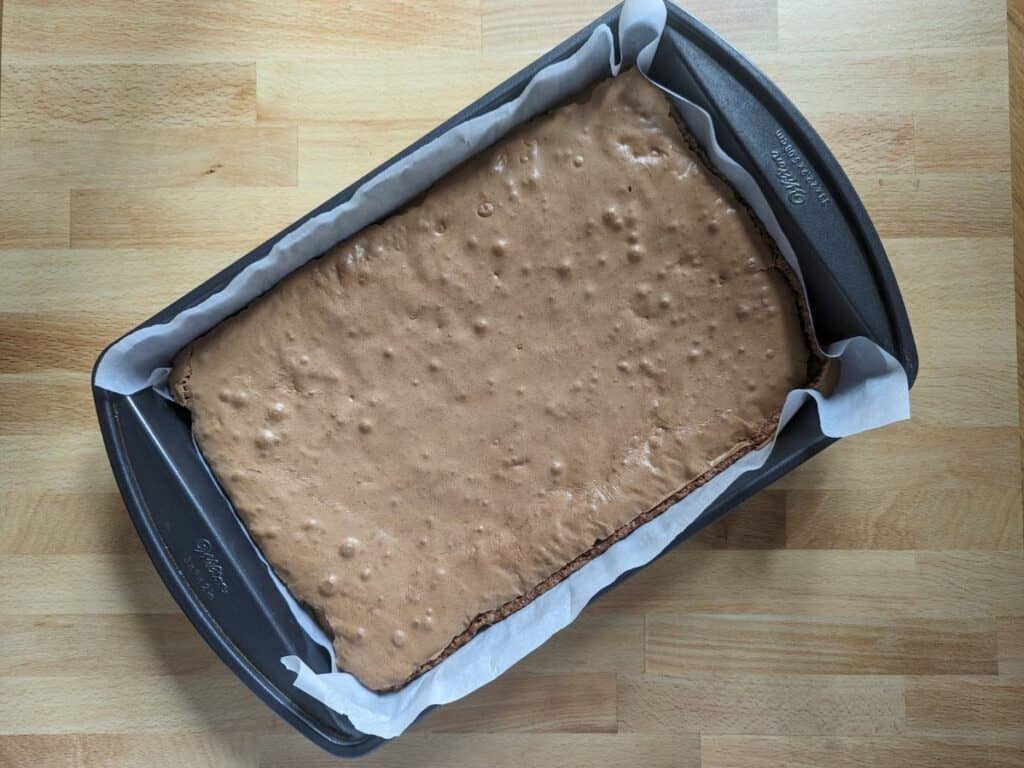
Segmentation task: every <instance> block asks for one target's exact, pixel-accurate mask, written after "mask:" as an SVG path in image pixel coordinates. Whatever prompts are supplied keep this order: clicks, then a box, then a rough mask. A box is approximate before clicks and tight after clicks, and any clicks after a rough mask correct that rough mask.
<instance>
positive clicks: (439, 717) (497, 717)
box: [411, 670, 615, 733]
mask: <svg viewBox="0 0 1024 768" xmlns="http://www.w3.org/2000/svg"><path fill="white" fill-rule="evenodd" d="M499 731H509V732H532V733H614V732H615V677H614V676H613V675H609V674H606V673H583V672H580V673H572V674H569V673H563V674H551V675H535V674H527V673H521V672H519V671H518V670H516V671H514V672H510V673H508V674H506V675H504V676H503V677H500V678H498V679H497V680H496V681H494V682H493V683H490V684H489V685H486V686H484V687H483V688H481V689H480V690H478V691H475V692H474V693H472V694H470V695H469V696H467V697H466V698H464V699H460V700H459V701H456V702H453V703H452V704H449V705H447V706H445V707H441V708H439V709H435V710H434V711H433V712H431V713H430V714H429V715H427V716H426V717H424V718H423V719H422V720H420V721H419V722H417V723H416V724H415V725H414V726H413V727H412V729H411V732H415V733H425V732H431V733H441V732H444V733H472V732H478V733H493V732H499Z"/></svg>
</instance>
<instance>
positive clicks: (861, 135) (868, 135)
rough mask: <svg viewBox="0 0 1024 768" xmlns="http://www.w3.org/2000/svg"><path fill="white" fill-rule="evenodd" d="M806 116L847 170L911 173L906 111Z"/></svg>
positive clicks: (910, 126) (912, 141) (911, 132)
mask: <svg viewBox="0 0 1024 768" xmlns="http://www.w3.org/2000/svg"><path fill="white" fill-rule="evenodd" d="M807 118H808V120H810V122H811V124H812V125H813V126H814V129H815V130H816V131H817V132H818V133H819V134H820V135H821V137H822V138H823V139H824V140H825V142H826V143H827V144H828V148H829V149H830V150H831V151H832V154H834V155H835V156H836V159H837V160H838V161H839V164H840V165H841V166H842V167H843V170H845V171H846V172H847V173H859V174H869V173H880V174H908V173H914V171H915V164H914V153H913V151H912V150H913V147H915V146H916V144H917V136H916V134H915V123H914V117H913V115H911V114H910V113H909V112H901V111H894V112H864V113H855V114H851V113H849V112H818V113H814V114H810V115H808V116H807ZM1002 167H1003V166H999V169H1000V170H1001V169H1002Z"/></svg>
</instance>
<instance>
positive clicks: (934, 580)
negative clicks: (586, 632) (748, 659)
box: [591, 547, 1024, 619]
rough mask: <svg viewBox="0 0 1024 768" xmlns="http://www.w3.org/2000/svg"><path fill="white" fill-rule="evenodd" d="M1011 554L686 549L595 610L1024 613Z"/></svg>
mask: <svg viewBox="0 0 1024 768" xmlns="http://www.w3.org/2000/svg"><path fill="white" fill-rule="evenodd" d="M1022 579H1024V558H1022V553H1021V552H1020V551H1019V550H1016V551H1013V552H935V553H929V552H924V553H913V552H881V551H837V550H767V551H759V550H746V551H742V550H717V551H708V550H700V549H694V548H689V547H683V548H680V549H678V550H675V551H673V552H670V553H669V554H667V555H665V556H664V557H663V558H661V559H660V560H659V561H658V562H656V563H654V564H652V565H650V566H648V567H647V568H646V569H645V570H644V571H643V572H642V573H639V574H637V575H636V576H634V577H633V578H631V579H629V580H628V581H626V582H625V583H624V584H622V585H620V586H619V587H617V588H616V589H614V590H612V591H611V592H609V593H608V594H607V595H604V596H603V597H602V598H601V600H599V601H597V602H596V603H594V605H593V606H591V610H593V611H595V612H601V613H605V612H612V613H674V614H677V615H678V614H690V613H722V614H754V615H763V614H774V615H786V616H826V617H828V616H844V617H847V618H853V617H870V618H873V619H875V618H878V617H879V616H885V617H906V618H967V617H976V618H978V619H982V618H991V617H993V616H1019V615H1022V614H1024V588H1022V585H1021V580H1022Z"/></svg>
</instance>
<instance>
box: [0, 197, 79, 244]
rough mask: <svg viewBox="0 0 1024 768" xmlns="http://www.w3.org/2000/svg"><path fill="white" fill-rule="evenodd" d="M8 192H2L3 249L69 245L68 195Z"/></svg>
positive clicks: (0, 232)
mask: <svg viewBox="0 0 1024 768" xmlns="http://www.w3.org/2000/svg"><path fill="white" fill-rule="evenodd" d="M8 189H9V188H8ZM8 189H2V190H0V248H53V247H61V246H66V245H67V244H68V242H69V241H70V237H71V235H70V227H71V225H70V207H69V201H70V199H69V197H68V193H67V192H36V191H24V192H21V191H13V190H12V191H8Z"/></svg>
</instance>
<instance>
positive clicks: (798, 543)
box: [0, 0, 1024, 768]
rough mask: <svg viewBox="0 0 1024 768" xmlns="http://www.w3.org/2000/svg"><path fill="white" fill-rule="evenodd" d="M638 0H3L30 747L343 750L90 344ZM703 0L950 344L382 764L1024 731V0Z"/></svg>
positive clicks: (307, 758)
mask: <svg viewBox="0 0 1024 768" xmlns="http://www.w3.org/2000/svg"><path fill="white" fill-rule="evenodd" d="M610 2H611V0H605V1H602V0H570V1H569V2H561V3H553V2H546V0H522V1H520V0H354V2H350V3H343V4H339V3H336V2H333V1H332V0H304V1H303V2H301V3H290V4H282V3H280V2H278V0H225V2H220V3H211V2H207V0H183V2H179V3H165V2H158V1H157V0H142V2H136V1H135V0H62V1H61V2H57V0H0V619H2V621H0V624H2V626H3V630H2V631H0V765H3V766H7V765H11V766H22V765H32V766H45V767H49V766H61V767H65V766H76V767H81V768H96V767H97V766H103V767H104V768H115V767H117V768H120V766H138V765H145V766H152V768H162V767H163V766H174V768H193V767H196V766H218V768H219V767H220V766H227V767H228V768H243V767H244V768H256V766H264V767H273V768H276V767H279V766H280V767H282V768H283V767H284V766H293V765H308V766H321V765H322V766H327V765H335V764H336V761H335V760H334V758H332V757H330V756H329V755H327V754H326V753H323V752H321V751H320V750H318V749H317V748H316V747H315V746H314V745H312V744H310V743H309V742H307V741H306V740H304V739H303V738H302V737H301V736H299V735H298V734H296V733H295V732H294V731H293V730H292V729H291V728H290V727H289V726H288V725H287V724H286V723H285V722H284V721H282V720H281V719H280V718H277V717H276V716H275V715H273V714H272V713H271V712H270V710H269V709H268V708H267V707H265V706H264V705H263V704H262V703H261V702H260V701H259V700H258V699H257V698H256V697H255V696H254V695H253V694H251V693H250V692H249V691H248V690H247V689H246V688H245V687H244V686H243V685H242V684H241V683H240V682H239V681H238V680H237V679H236V678H235V677H234V676H233V675H232V674H231V673H230V672H229V671H228V670H227V668H226V667H224V665H223V664H221V663H220V661H219V660H218V659H217V658H216V656H215V655H214V654H213V653H212V651H210V649H209V648H208V647H207V646H206V645H205V643H204V642H203V641H202V639H201V638H200V637H199V635H198V634H197V633H196V632H195V631H194V629H193V628H192V627H191V625H190V624H189V623H188V621H187V620H186V619H185V618H184V616H183V615H182V614H181V613H180V611H179V610H178V608H177V606H176V604H175V603H174V602H173V600H172V599H171V598H170V597H169V595H168V593H167V592H166V590H165V588H164V587H163V585H162V583H161V582H160V579H159V578H158V576H157V575H156V573H155V571H154V570H153V568H152V566H151V564H150V563H149V560H148V558H147V557H146V555H145V553H144V552H143V550H142V547H141V545H140V543H139V541H138V538H137V536H136V535H135V532H134V530H133V528H132V526H131V523H130V522H129V520H128V518H127V515H126V513H125V511H124V506H123V504H122V502H121V501H120V498H119V496H118V493H117V490H116V487H115V486H114V483H113V480H112V478H111V474H110V470H109V466H108V462H107V459H106V455H105V452H104V449H103V446H102V442H101V440H100V437H99V434H98V431H97V429H96V427H95V415H94V413H93V406H92V403H91V396H90V392H89V388H88V381H89V372H90V370H91V367H92V364H93V362H94V361H95V359H96V356H97V354H98V353H99V351H100V350H101V349H102V348H103V347H104V346H105V345H106V344H107V343H109V342H110V341H111V340H112V339H114V338H116V337H117V336H119V335H120V334H122V333H124V332H125V331H127V330H129V329H130V328H131V327H133V326H134V325H136V324H137V323H139V322H141V321H142V320H144V319H145V318H147V317H149V316H150V315H152V314H153V313H154V312H155V311H157V310H158V309H160V308H162V307H163V306H165V305H166V304H167V303H168V302H170V301H172V300H174V299H175V298H177V297H178V296H180V295H181V294H182V293H184V292H185V291H187V290H189V289H190V288H192V287H193V286H195V285H197V284H198V283H200V282H201V281H202V280H204V279H205V278H206V277H208V276H209V275H211V274H213V273H214V272H216V271H217V270H219V269H221V268H222V267H224V266H225V265H227V264H229V263H231V262H232V261H233V260H234V259H235V258H237V257H238V256H239V255H241V254H242V253H244V252H245V251H247V250H248V249H249V248H251V247H253V246H255V245H257V244H258V243H260V242H262V241H263V240H264V239H265V238H266V237H268V236H270V235H272V234H274V233H275V232H276V231H278V229H280V228H281V227H282V226H284V225H287V224H288V223H290V222H291V221H292V220H294V219H295V218H296V217H297V216H299V215H301V214H302V213H304V212H306V211H307V210H309V209H310V208H311V207H312V206H314V205H316V204H318V203H320V202H321V201H322V200H324V199H326V198H327V197H329V196H330V195H331V194H333V193H334V192H336V191H338V190H340V189H341V188H343V187H345V186H347V185H348V184H349V183H351V182H352V181H354V180H355V179H356V178H358V177H359V176H361V175H362V174H364V173H366V172H367V171H369V170H371V169H372V168H373V167H375V166H376V165H378V164H379V163H381V162H383V161H385V160H387V159H388V158H389V157H390V156H391V155H392V154H394V153H395V152H397V151H399V150H401V149H402V148H404V147H405V146H407V145H408V144H409V143H411V142H413V141H415V140H416V139H417V138H418V137H420V136H421V135H423V134H424V133H425V132H427V131H428V130H430V129H431V128H432V127H434V126H435V125H436V124H437V123H438V122H440V121H441V120H443V119H445V118H447V117H449V116H450V115H451V114H453V113H454V112H455V111H457V110H458V109H460V108H461V107H463V106H465V105H466V104H467V103H469V102H470V101H472V100H473V99H474V98H476V97H477V96H478V95H480V94H481V93H483V92H484V91H485V90H487V89H488V88H490V87H491V86H493V85H494V84H496V83H498V82H500V81H501V80H503V79H505V78H506V77H508V76H509V75H511V74H512V73H514V72H515V71H516V70H517V69H519V68H520V67H522V66H524V65H526V64H527V63H529V62H530V61H531V60H532V59H533V58H534V57H536V56H537V55H538V54H540V53H543V52H544V51H546V50H548V48H550V47H551V46H552V45H554V44H556V43H557V42H559V41H560V40H562V39H563V38H564V37H565V36H567V35H568V34H571V33H572V32H574V31H575V30H577V29H578V28H580V27H581V26H582V25H583V24H585V23H587V22H589V21H590V20H591V19H593V18H594V17H595V16H596V15H598V14H599V13H602V12H603V11H604V10H606V7H607V5H608V4H610ZM688 8H689V9H690V10H691V11H692V12H694V13H696V14H697V15H698V16H700V17H701V18H703V19H704V20H705V21H706V22H708V23H710V24H711V25H712V26H713V27H714V28H715V29H717V30H718V31H719V32H721V33H722V34H723V35H725V36H726V37H727V38H728V39H729V40H730V41H732V42H733V43H734V44H735V45H737V46H738V47H739V48H740V49H741V50H743V51H744V52H745V53H747V54H748V55H750V57H751V58H752V59H753V60H754V61H755V62H756V63H758V64H760V65H761V66H762V67H764V69H765V70H766V71H767V73H768V74H769V75H770V76H771V77H773V78H774V79H775V80H776V82H777V83H778V84H779V85H780V87H781V88H782V89H783V90H784V91H785V92H786V93H787V95H788V96H789V97H790V98H791V99H792V100H793V101H794V102H795V103H796V104H797V106H798V107H799V108H800V109H801V110H802V111H803V112H804V113H805V114H806V115H807V116H808V117H809V119H810V121H811V122H812V123H813V124H814V125H815V126H816V128H817V129H818V130H819V132H820V133H821V134H822V136H823V137H824V138H825V140H826V141H827V143H828V144H829V146H830V148H831V149H832V150H833V152H834V153H835V155H836V156H837V158H838V159H839V160H840V162H841V163H842V165H843V167H844V168H845V169H846V171H847V172H848V174H849V175H850V177H851V178H852V180H853V182H854V184H855V185H856V187H857V190H858V192H859V193H860V195H861V197H862V198H863V200H864V202H865V205H866V206H867V208H868V210H869V212H870V213H871V215H872V217H873V219H874V222H875V224H876V225H877V227H878V229H879V232H880V233H881V235H882V238H883V241H884V244H885V246H886V249H887V251H888V253H889V256H890V259H891V261H892V264H893V269H894V271H895V273H896V275H897V277H898V279H899V284H900V288H901V290H902V293H903V296H904V298H905V300H906V303H907V306H908V310H909V312H910V317H911V321H912V324H913V327H914V332H915V337H916V339H917V343H918V347H919V351H920V355H921V372H920V376H919V378H918V381H917V384H916V386H915V388H914V390H913V395H912V400H913V411H914V415H913V419H912V420H911V421H910V422H909V423H907V424H901V425H896V426H894V427H891V428H887V429H885V430H881V431H878V432H874V433H870V434H865V435H861V436H858V437H856V438H853V439H850V440H844V441H841V442H840V443H839V444H837V445H835V446H833V447H832V448H830V449H829V450H828V451H826V452H824V453H823V454H821V455H820V456H818V457H816V458H814V459H812V460H811V461H810V462H808V463H807V464H805V465H803V466H801V467H800V468H798V469H797V470H796V471H795V472H793V473H791V474H789V475H787V476H786V477H784V478H782V479H781V480H780V481H779V482H778V483H776V484H775V486H773V487H772V488H771V489H769V490H768V491H765V492H762V493H761V494H759V495H757V496H755V497H754V498H753V499H750V500H749V501H747V502H746V503H744V504H743V505H742V506H741V507H740V508H739V509H737V510H735V511H734V512H733V513H732V514H730V515H729V516H727V517H725V518H724V519H722V520H721V521H719V522H717V523H715V524H714V525H712V526H710V527H709V528H708V529H706V530H705V531H703V532H702V533H700V534H699V535H698V536H697V537H695V539H693V540H692V541H690V542H688V543H687V544H686V545H684V546H683V547H681V548H678V549H676V550H675V551H673V552H671V553H670V554H668V555H666V556H665V557H664V558H662V559H661V560H659V561H658V562H657V563H655V564H653V565H652V566H651V567H650V568H648V569H646V570H645V571H643V572H641V573H639V574H637V575H635V576H634V577H632V578H631V579H630V580H628V581H627V582H626V583H625V584H623V585H621V586H620V587H618V588H617V589H615V590H613V591H612V592H610V593H609V594H608V595H606V596H605V597H604V598H602V600H601V601H599V602H598V603H596V604H595V605H594V606H592V607H591V608H589V609H588V610H587V611H585V612H584V615H583V616H582V617H581V619H580V620H579V621H578V622H576V623H575V624H574V625H572V626H571V627H570V628H569V629H567V630H565V631H564V632H562V633H560V634H558V635H557V636H556V637H555V638H553V639H552V641H551V642H550V643H548V644H547V645H546V646H544V647H543V648H541V649H539V650H538V651H537V652H536V653H534V654H533V655H531V656H530V657H528V658H527V659H525V660H524V661H523V662H522V663H521V664H519V665H518V666H517V667H516V668H515V669H513V670H512V671H511V672H510V673H508V674H507V675H505V676H503V677H502V678H501V679H500V680H499V681H497V682H496V683H494V684H493V685H491V686H488V687H486V688H484V689H483V690H481V691H479V692H477V693H475V694H473V695H471V696H469V697H467V698H466V699H465V700H463V701H461V702H458V703H457V704H454V705H452V706H449V707H444V708H442V709H440V710H437V711H435V712H433V713H431V714H429V715H427V716H426V717H424V718H423V719H422V720H421V721H420V722H419V723H417V724H416V726H415V727H414V728H413V729H412V730H411V732H410V733H408V734H406V735H405V736H404V737H403V738H401V739H400V740H398V741H396V742H395V743H392V744H389V745H387V746H386V747H385V748H383V749H381V750H380V751H379V752H377V753H375V754H374V755H372V756H371V757H370V758H369V759H367V760H366V761H365V764H366V765H369V766H392V767H397V766H411V765H444V766H453V767H454V768H458V767H460V766H471V765H472V766H476V765H481V764H487V765H496V766H513V765H514V766H516V768H521V767H522V768H525V766H532V765H538V766H541V765H559V766H567V767H569V768H573V767H575V766H581V767H582V766H593V765H644V766H658V767H660V766H679V767H683V768H697V767H698V766H704V767H705V768H752V767H754V768H762V767H767V766H772V767H773V768H774V767H775V766H780V765H792V766H805V767H810V766H815V768H817V766H823V765H827V766H836V768H846V767H848V766H857V767H858V768H861V767H863V766H880V767H881V768H895V767H896V766H900V768H903V767H904V766H985V768H989V767H990V766H991V767H995V768H1006V767H1008V766H1018V767H1019V766H1024V725H1022V724H1024V517H1022V505H1021V495H1022V490H1021V489H1022V473H1021V461H1020V429H1019V423H1020V412H1021V411H1020V408H1021V404H1020V397H1019V394H1020V389H1021V381H1022V380H1021V379H1020V378H1019V376H1018V371H1019V370H1020V365H1019V363H1020V361H1021V360H1024V334H1022V333H1020V330H1018V332H1017V333H1016V334H1015V333H1014V332H1013V330H1012V329H1013V328H1014V326H1015V324H1016V327H1017V328H1018V329H1021V328H1022V322H1024V288H1022V286H1024V2H1022V0H1010V1H1009V4H1008V6H1007V5H1005V4H1004V2H1003V0H931V1H930V2H927V1H926V0H887V1H885V2H883V0H836V1H835V2H830V3H821V2H817V1H816V0H693V1H692V2H690V3H688ZM1007 43H1009V45H1007ZM1008 86H1009V99H1008V98H1007V95H1008ZM1011 142H1012V146H1013V148H1014V151H1013V152H1012V153H1011V151H1010V150H1011ZM1014 272H1015V273H1016V275H1017V279H1016V281H1014V280H1012V278H1011V274H1012V273H1014ZM1014 288H1015V289H1016V290H1014ZM10 702H16V706H10V705H9V703H10Z"/></svg>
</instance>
